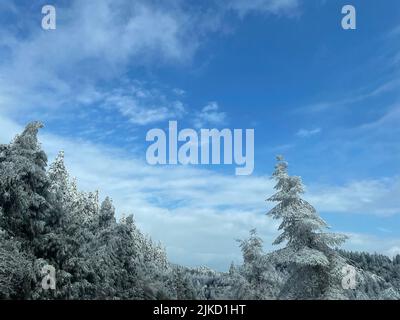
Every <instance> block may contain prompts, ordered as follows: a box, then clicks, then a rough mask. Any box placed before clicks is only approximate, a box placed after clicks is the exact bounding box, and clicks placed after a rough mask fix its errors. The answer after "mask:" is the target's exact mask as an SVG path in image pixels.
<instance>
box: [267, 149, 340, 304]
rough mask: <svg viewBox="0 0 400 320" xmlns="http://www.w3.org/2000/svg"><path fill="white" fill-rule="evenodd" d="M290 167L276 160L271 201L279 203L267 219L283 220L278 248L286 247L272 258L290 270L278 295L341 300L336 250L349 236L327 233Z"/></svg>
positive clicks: (276, 242) (298, 178) (282, 296)
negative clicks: (291, 173) (280, 245)
mask: <svg viewBox="0 0 400 320" xmlns="http://www.w3.org/2000/svg"><path fill="white" fill-rule="evenodd" d="M287 169H288V164H287V162H286V161H285V160H284V159H283V157H282V156H278V157H277V164H276V166H275V171H274V173H273V178H274V179H275V180H276V185H275V189H276V191H277V192H276V193H275V194H274V195H273V196H271V197H270V198H269V199H268V200H269V201H273V202H278V204H277V205H276V206H275V207H274V208H272V209H271V210H270V211H269V213H268V215H270V216H271V217H273V218H274V219H279V220H281V224H280V226H279V230H281V232H282V233H281V234H280V235H279V236H278V238H277V239H276V240H275V241H274V244H275V245H278V244H282V243H285V244H286V246H285V248H283V249H280V250H277V251H276V252H275V253H274V254H273V258H274V259H275V260H276V261H277V262H278V263H282V264H284V265H286V266H287V267H288V268H289V269H290V277H289V279H288V280H287V281H286V284H285V285H284V286H283V288H282V290H281V293H280V295H279V297H280V298H282V299H324V298H341V294H340V286H341V277H342V276H341V275H340V272H339V269H338V268H339V267H340V266H341V263H340V262H339V257H338V254H337V252H336V251H335V250H333V249H332V248H333V247H336V246H338V245H340V244H342V243H343V242H344V241H345V240H346V236H344V235H340V234H335V233H328V232H326V231H325V230H326V229H327V228H328V225H327V224H326V222H325V221H324V220H322V218H321V217H320V216H319V215H318V214H317V212H316V210H315V208H314V207H313V206H312V205H311V204H309V203H308V202H307V201H305V200H304V199H302V198H301V195H302V194H303V193H304V187H303V183H302V181H301V178H300V177H297V176H289V174H288V170H287Z"/></svg>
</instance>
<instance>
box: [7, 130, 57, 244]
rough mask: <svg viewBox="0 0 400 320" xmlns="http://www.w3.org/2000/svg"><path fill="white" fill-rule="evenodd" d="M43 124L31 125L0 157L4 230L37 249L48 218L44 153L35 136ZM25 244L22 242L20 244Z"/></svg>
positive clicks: (48, 204)
mask: <svg viewBox="0 0 400 320" xmlns="http://www.w3.org/2000/svg"><path fill="white" fill-rule="evenodd" d="M41 127H42V124H41V123H39V122H33V123H30V124H28V125H27V127H26V128H25V130H24V132H23V133H22V134H20V135H18V136H17V137H16V138H15V139H14V141H13V142H12V143H11V144H10V145H7V146H3V147H2V151H1V155H0V207H2V209H3V215H4V219H3V224H4V225H3V227H4V228H5V229H6V230H7V231H8V232H9V233H10V234H11V235H12V236H14V237H16V238H20V239H23V240H24V241H25V242H29V244H28V245H29V246H32V247H33V248H34V249H37V248H38V247H39V246H40V243H39V242H40V238H41V236H42V235H43V234H44V233H45V226H46V220H47V219H48V217H49V215H50V211H49V208H50V203H49V192H48V187H49V179H48V177H47V175H46V164H47V157H46V154H45V153H44V152H43V151H42V150H41V148H40V145H39V143H38V140H37V133H38V130H39V128H41ZM23 245H25V243H23Z"/></svg>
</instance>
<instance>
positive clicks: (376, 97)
mask: <svg viewBox="0 0 400 320" xmlns="http://www.w3.org/2000/svg"><path fill="white" fill-rule="evenodd" d="M349 3H350V4H352V5H354V6H355V8H356V10H357V29H356V30H343V29H342V28H341V19H342V14H341V8H342V7H343V5H345V4H349ZM45 4H53V5H54V6H55V7H56V10H57V29H56V30H54V31H44V30H42V29H41V27H40V22H41V18H42V15H41V7H42V6H43V5H45ZM399 18H400V3H398V1H395V0H385V1H380V2H377V1H372V0H368V1H366V0H364V1H355V0H352V1H350V2H349V1H322V0H320V1H319V0H313V1H304V0H257V1H251V2H250V1H245V0H229V1H224V2H221V1H216V0H207V1H201V2H199V1H181V0H171V1H157V0H151V1H135V2H132V1H125V0H116V1H111V0H102V1H85V2H84V3H83V2H82V1H76V0H75V1H36V2H35V3H34V4H33V3H32V2H31V1H2V2H1V4H0V24H1V25H0V30H1V31H0V141H1V142H8V141H9V140H10V138H11V137H12V136H13V135H14V134H15V133H17V132H18V131H19V130H21V128H22V127H23V125H24V124H25V123H26V122H27V121H30V120H34V119H40V120H42V121H43V122H44V123H45V125H46V128H45V129H44V130H43V131H42V133H41V135H42V136H41V139H42V141H43V146H44V148H45V149H46V151H47V152H48V153H49V155H50V159H53V158H54V156H55V154H56V153H57V152H58V151H59V150H61V149H63V150H65V152H66V162H67V165H68V167H69V169H70V171H71V174H72V175H73V176H76V177H77V178H78V181H79V183H80V186H81V188H83V189H84V190H88V191H89V190H93V189H100V191H101V195H102V196H103V197H104V196H105V195H111V196H112V197H113V199H114V202H115V205H116V207H117V209H118V212H119V213H121V212H126V213H134V214H135V216H136V220H137V223H138V224H139V225H140V227H141V228H142V229H143V230H144V231H145V232H148V233H149V234H150V235H151V236H152V237H153V238H155V239H157V240H161V241H162V242H163V243H164V245H165V246H166V248H167V251H168V254H169V256H170V258H171V260H173V261H174V262H178V263H182V264H187V265H192V266H194V265H201V264H207V265H209V266H211V267H214V268H217V269H220V270H224V269H226V268H227V266H228V265H229V263H230V261H231V260H234V261H239V260H240V253H239V251H238V248H237V245H236V243H235V241H234V239H236V238H242V237H245V236H246V233H247V232H248V230H249V229H251V228H253V227H257V228H258V229H259V232H260V234H261V235H262V236H263V238H264V240H265V245H266V250H271V248H272V247H271V245H270V244H271V242H272V241H273V238H274V237H275V236H276V230H275V229H276V222H274V221H271V220H269V219H268V218H267V217H265V215H264V213H265V212H266V211H267V209H268V208H269V207H270V205H268V204H266V203H265V201H264V200H265V198H267V197H268V196H269V195H270V194H271V193H272V192H273V190H272V186H273V183H272V182H271V181H270V180H269V179H268V177H269V175H270V173H271V172H272V170H273V165H274V161H275V155H276V154H284V155H285V156H286V158H287V159H288V161H289V163H290V172H291V173H292V174H295V175H300V176H302V178H303V180H304V182H305V184H306V186H307V190H308V192H307V194H306V196H305V197H306V198H307V199H308V200H310V201H311V203H312V204H314V205H315V206H316V208H317V209H318V210H319V211H320V213H321V215H322V216H323V217H324V218H326V220H327V221H328V223H329V224H330V225H331V226H332V228H333V230H335V231H341V232H345V233H348V234H350V235H351V239H350V240H349V241H348V243H347V244H346V248H349V249H357V250H365V251H379V252H383V253H385V254H389V255H392V254H394V253H400V231H399V230H400V219H399V215H400V209H399V208H400V200H399V199H400V197H399V194H400V177H399V160H400V147H399V143H398V136H399V133H400V132H399V124H400V123H399V122H400V102H399V87H400V77H399V75H400V73H399V72H400V45H399V43H400V42H399V38H400V19H399ZM168 120H177V121H178V126H179V127H180V128H184V127H193V128H196V127H198V126H199V125H201V126H202V127H204V128H213V127H216V128H221V129H222V128H225V127H226V128H242V129H246V128H254V129H255V139H256V143H255V171H254V173H253V175H252V176H249V177H237V176H235V175H234V168H232V167H231V166H198V167H193V166H192V167H181V166H177V167H175V166H174V167H171V166H168V167H151V166H148V165H147V164H146V162H145V152H146V148H147V146H148V143H146V141H145V136H146V133H147V131H148V130H149V129H151V128H156V127H159V128H166V127H167V126H168Z"/></svg>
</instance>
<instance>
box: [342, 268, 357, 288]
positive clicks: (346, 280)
mask: <svg viewBox="0 0 400 320" xmlns="http://www.w3.org/2000/svg"><path fill="white" fill-rule="evenodd" d="M342 274H343V278H342V288H343V289H345V290H347V289H353V290H354V289H355V288H356V285H357V283H356V275H357V271H356V268H354V267H353V266H350V265H346V266H344V267H343V268H342Z"/></svg>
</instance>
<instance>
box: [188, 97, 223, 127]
mask: <svg viewBox="0 0 400 320" xmlns="http://www.w3.org/2000/svg"><path fill="white" fill-rule="evenodd" d="M225 123H226V113H225V112H222V111H220V110H219V105H218V103H217V102H215V101H213V102H210V103H208V104H207V105H206V106H205V107H203V109H201V111H200V112H198V113H197V114H196V115H195V118H194V126H195V127H196V128H204V127H205V126H207V125H211V126H220V125H223V124H225Z"/></svg>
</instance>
